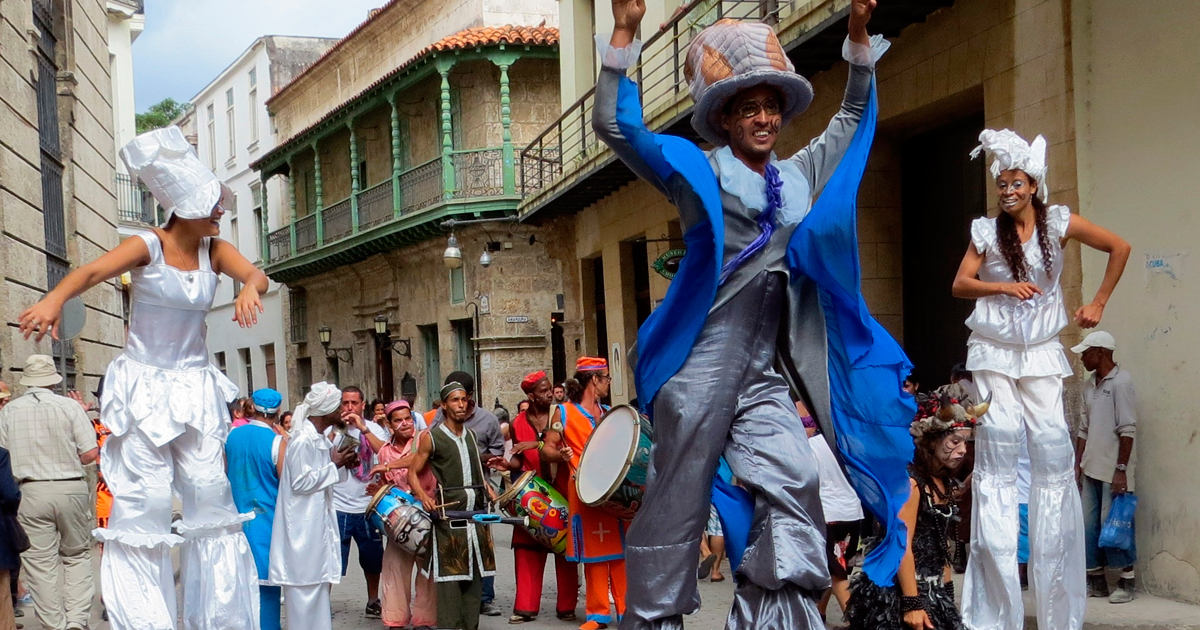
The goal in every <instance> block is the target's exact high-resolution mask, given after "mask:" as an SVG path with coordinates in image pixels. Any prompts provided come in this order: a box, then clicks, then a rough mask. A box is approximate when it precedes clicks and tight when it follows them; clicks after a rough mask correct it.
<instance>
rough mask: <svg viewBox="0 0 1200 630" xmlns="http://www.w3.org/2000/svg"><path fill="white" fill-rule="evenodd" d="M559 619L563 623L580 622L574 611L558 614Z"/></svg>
mask: <svg viewBox="0 0 1200 630" xmlns="http://www.w3.org/2000/svg"><path fill="white" fill-rule="evenodd" d="M557 617H558V618H559V620H561V621H578V620H579V617H576V616H575V611H574V610H571V611H567V612H560V613H558V614H557Z"/></svg>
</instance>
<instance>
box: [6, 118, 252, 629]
mask: <svg viewBox="0 0 1200 630" xmlns="http://www.w3.org/2000/svg"><path fill="white" fill-rule="evenodd" d="M121 159H122V160H124V162H125V164H126V165H127V166H128V168H129V172H130V173H131V174H133V175H135V176H136V177H138V178H139V179H141V181H142V182H143V183H144V184H145V185H146V187H147V188H149V189H150V192H151V193H153V194H154V197H155V199H156V200H157V201H158V203H159V204H160V205H162V207H163V209H164V210H165V211H166V214H167V225H166V227H165V228H162V229H155V230H153V231H146V232H140V233H138V234H137V236H136V237H133V238H129V239H126V240H125V242H123V243H121V244H120V245H118V246H117V247H115V248H113V249H112V251H110V252H108V253H107V254H105V255H103V256H101V257H100V258H98V259H97V260H95V261H93V262H91V263H88V264H86V265H84V266H82V267H80V268H78V269H76V270H75V271H73V272H71V273H70V274H68V275H67V277H66V278H64V279H63V280H62V281H61V282H59V283H58V286H56V287H54V289H53V290H52V291H50V293H49V294H47V295H46V297H45V298H43V299H42V300H41V301H40V302H38V303H37V304H34V305H33V306H32V307H30V308H29V309H27V310H25V312H23V313H21V315H20V319H19V323H20V327H21V332H22V333H24V334H25V336H26V337H28V336H29V335H31V334H36V336H37V339H38V340H41V339H42V337H44V336H45V335H46V334H47V333H49V334H50V335H51V336H53V337H54V338H56V339H57V338H58V327H59V320H60V317H61V313H62V305H63V303H64V302H66V301H67V300H69V299H71V298H72V297H75V296H77V295H80V294H81V293H83V292H84V291H87V290H88V289H90V288H91V287H94V286H96V285H97V284H100V283H101V282H104V281H106V280H109V279H111V278H115V277H117V276H120V275H121V274H123V273H126V272H129V273H130V274H131V276H132V279H133V298H132V302H133V308H132V315H131V317H130V322H129V334H128V338H127V340H126V342H125V349H124V352H122V354H121V355H120V356H118V357H117V358H116V359H115V360H113V362H112V363H110V364H109V366H108V371H107V373H106V375H105V379H104V384H105V387H104V395H103V396H102V397H101V412H100V413H101V418H102V419H103V422H104V424H105V425H106V426H107V427H108V428H109V429H110V430H111V431H112V435H111V436H110V437H109V438H108V440H107V441H106V442H105V444H104V452H103V454H102V456H101V468H102V471H103V474H104V479H105V480H106V481H107V482H108V485H109V487H110V488H111V489H112V493H113V506H112V514H111V517H110V519H109V522H108V526H107V527H106V528H103V529H97V530H96V531H95V535H96V538H98V539H99V540H101V541H102V542H104V543H105V549H104V558H103V561H102V563H101V567H100V579H101V585H102V588H103V593H104V600H105V601H104V603H105V605H106V606H107V608H108V614H109V620H110V623H111V625H112V627H113V628H114V630H134V629H136V630H143V629H147V630H150V629H152V630H162V629H164V628H171V629H173V628H175V619H176V615H177V612H176V605H175V584H174V580H173V579H172V573H173V570H172V567H171V556H170V548H171V547H173V546H175V545H178V544H180V543H182V544H183V547H182V549H181V553H180V556H181V559H182V568H181V576H180V580H181V582H182V583H183V626H184V628H186V629H187V630H245V629H246V628H254V629H257V628H258V627H259V618H258V588H257V585H258V572H257V570H256V568H255V565H254V558H253V556H252V555H251V553H250V546H249V544H248V543H247V542H246V536H245V534H243V533H242V525H241V523H242V522H243V521H246V520H250V519H251V518H253V516H254V515H253V514H238V512H237V509H236V507H235V506H234V503H233V497H232V494H231V493H230V487H229V481H228V479H227V478H226V476H225V458H224V443H225V438H226V436H227V435H228V434H229V423H230V418H229V409H228V406H227V405H228V403H229V402H230V401H232V400H233V399H234V398H235V397H236V396H237V393H238V389H237V386H236V385H234V384H233V383H232V382H230V380H229V379H228V378H227V377H226V376H225V375H224V374H222V373H221V372H220V371H219V370H217V368H216V367H214V366H213V365H212V364H211V363H209V360H208V348H207V346H206V344H205V336H206V333H207V328H206V326H205V323H204V319H205V316H206V315H207V314H208V311H209V309H210V308H211V307H212V302H213V297H214V295H215V293H216V288H217V282H218V280H219V274H221V273H224V274H225V275H228V276H230V277H232V278H234V279H235V280H238V281H239V282H241V283H242V284H243V285H244V286H243V288H242V291H241V293H240V294H239V295H238V297H237V301H236V304H235V309H234V311H235V313H236V314H235V316H234V319H235V320H236V321H237V322H238V323H239V324H240V325H241V326H242V327H248V326H251V325H253V324H255V323H257V321H258V314H259V313H261V312H263V309H262V303H261V301H260V299H259V295H260V294H261V293H262V292H263V291H266V290H267V277H266V275H264V274H263V272H262V271H261V270H259V269H258V268H257V267H255V266H254V265H253V264H252V263H250V262H249V261H248V260H246V258H245V257H243V256H242V255H241V253H239V252H238V250H237V249H236V248H235V247H234V246H233V245H231V244H229V243H227V242H225V241H222V240H220V239H219V238H217V236H218V235H219V234H220V224H221V216H222V215H224V214H225V208H226V207H227V206H228V204H229V203H230V202H231V201H232V196H233V195H232V192H231V191H230V190H229V188H228V187H227V186H225V185H224V184H222V183H221V182H220V181H218V180H217V178H216V176H215V175H213V173H212V172H211V171H209V170H208V169H207V168H205V167H204V165H203V164H201V162H200V160H199V158H198V157H196V154H195V152H194V151H193V150H192V147H191V145H189V144H188V143H187V141H186V140H185V139H184V137H183V133H182V132H180V130H179V128H178V127H169V128H166V129H158V130H155V131H151V132H148V133H145V134H142V135H140V136H138V137H137V138H135V139H134V140H133V141H132V142H130V143H129V144H128V145H127V146H126V147H125V148H123V149H122V150H121ZM172 489H174V491H175V492H177V493H178V494H179V496H180V499H181V501H182V504H183V520H182V521H180V522H179V524H178V525H176V526H175V529H176V531H177V534H173V533H171V508H172Z"/></svg>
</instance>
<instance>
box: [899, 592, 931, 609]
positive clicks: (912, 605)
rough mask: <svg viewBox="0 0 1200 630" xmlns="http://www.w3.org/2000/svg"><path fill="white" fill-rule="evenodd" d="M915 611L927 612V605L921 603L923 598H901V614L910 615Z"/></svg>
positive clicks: (905, 596)
mask: <svg viewBox="0 0 1200 630" xmlns="http://www.w3.org/2000/svg"><path fill="white" fill-rule="evenodd" d="M914 610H925V604H924V603H923V602H922V601H921V596H920V595H917V596H914V597H909V596H907V595H901V596H900V612H901V613H910V612H913V611H914Z"/></svg>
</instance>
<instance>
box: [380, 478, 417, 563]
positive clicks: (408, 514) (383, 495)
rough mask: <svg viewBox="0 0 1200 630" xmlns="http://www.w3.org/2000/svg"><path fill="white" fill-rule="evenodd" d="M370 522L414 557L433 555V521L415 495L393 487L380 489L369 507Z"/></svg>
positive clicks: (388, 486)
mask: <svg viewBox="0 0 1200 630" xmlns="http://www.w3.org/2000/svg"><path fill="white" fill-rule="evenodd" d="M366 516H367V521H368V522H369V523H370V524H371V525H373V526H375V527H376V528H378V529H379V531H382V532H384V533H386V534H387V536H388V538H389V539H390V540H392V541H393V542H395V543H396V544H398V545H400V546H401V547H402V548H404V550H405V551H407V552H409V553H410V554H412V555H414V556H425V555H428V554H429V541H430V539H431V538H432V534H433V521H432V520H430V518H429V514H427V513H426V512H425V509H424V508H423V507H422V506H421V502H420V501H418V500H417V499H416V497H414V496H412V495H411V494H409V493H407V492H405V491H403V490H401V489H400V488H397V487H396V486H393V485H391V484H388V485H385V486H384V487H382V488H380V489H379V491H378V492H376V493H375V496H374V497H372V499H371V503H370V505H368V506H367V513H366Z"/></svg>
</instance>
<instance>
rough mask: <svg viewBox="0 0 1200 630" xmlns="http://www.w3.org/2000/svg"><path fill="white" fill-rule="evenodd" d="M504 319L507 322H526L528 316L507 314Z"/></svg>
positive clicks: (527, 321)
mask: <svg viewBox="0 0 1200 630" xmlns="http://www.w3.org/2000/svg"><path fill="white" fill-rule="evenodd" d="M504 321H505V323H508V324H528V323H529V318H528V317H526V316H524V315H509V316H508V317H505V318H504Z"/></svg>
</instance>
